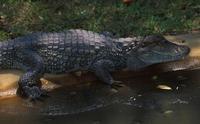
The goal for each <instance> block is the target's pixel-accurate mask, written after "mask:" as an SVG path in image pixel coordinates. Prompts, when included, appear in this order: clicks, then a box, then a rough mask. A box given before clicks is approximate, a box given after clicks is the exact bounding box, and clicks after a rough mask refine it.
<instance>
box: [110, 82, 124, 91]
mask: <svg viewBox="0 0 200 124" xmlns="http://www.w3.org/2000/svg"><path fill="white" fill-rule="evenodd" d="M124 86H125V85H124V83H123V82H122V81H115V80H114V81H113V82H112V84H111V88H113V89H116V90H118V89H119V88H121V87H124Z"/></svg>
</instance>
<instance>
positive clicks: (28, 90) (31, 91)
mask: <svg viewBox="0 0 200 124" xmlns="http://www.w3.org/2000/svg"><path fill="white" fill-rule="evenodd" d="M17 94H18V95H20V96H22V97H25V98H28V99H30V100H32V101H35V100H41V98H42V97H45V96H48V95H47V92H46V91H45V90H42V89H40V88H39V87H37V86H31V87H30V86H24V87H22V88H19V89H18V91H17Z"/></svg>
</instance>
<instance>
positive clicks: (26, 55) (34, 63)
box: [17, 50, 46, 100]
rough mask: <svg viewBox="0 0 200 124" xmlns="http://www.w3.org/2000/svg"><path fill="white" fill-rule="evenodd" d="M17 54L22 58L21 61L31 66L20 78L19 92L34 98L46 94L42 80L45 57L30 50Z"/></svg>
mask: <svg viewBox="0 0 200 124" xmlns="http://www.w3.org/2000/svg"><path fill="white" fill-rule="evenodd" d="M17 56H18V58H20V59H22V60H21V62H22V63H23V64H24V65H27V66H28V67H29V68H28V69H27V70H26V72H25V74H24V75H22V76H21V77H20V79H19V82H18V84H19V88H18V90H17V94H18V95H20V96H22V97H28V98H30V99H32V100H35V99H38V98H39V97H41V96H44V95H46V92H45V91H43V90H42V89H41V81H40V78H41V77H42V76H43V74H44V63H43V59H42V58H41V57H40V56H39V55H38V54H37V53H35V52H33V51H30V50H25V51H23V52H19V53H18V55H17Z"/></svg>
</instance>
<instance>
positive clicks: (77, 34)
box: [0, 29, 189, 99]
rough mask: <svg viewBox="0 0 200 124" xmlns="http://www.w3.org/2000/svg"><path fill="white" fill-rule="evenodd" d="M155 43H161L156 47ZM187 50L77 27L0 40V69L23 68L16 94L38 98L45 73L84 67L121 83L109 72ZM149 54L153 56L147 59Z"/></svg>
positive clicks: (153, 40)
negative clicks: (41, 80) (63, 30)
mask: <svg viewBox="0 0 200 124" xmlns="http://www.w3.org/2000/svg"><path fill="white" fill-rule="evenodd" d="M158 43H162V44H164V45H163V46H162V44H161V46H159V45H160V44H158ZM156 44H158V46H156ZM165 45H166V46H165ZM155 46H156V47H155ZM158 47H159V48H158ZM168 47H169V48H168ZM154 48H155V49H154ZM163 48H164V49H163ZM151 50H154V51H151ZM165 50H166V51H167V52H166V51H165ZM188 52H189V48H187V47H185V46H179V45H176V44H172V43H170V42H168V41H166V40H165V39H164V38H163V37H161V36H147V37H137V38H112V36H108V35H103V34H98V33H94V32H91V31H86V30H79V29H76V30H68V31H65V32H58V33H33V34H30V35H26V36H23V37H19V38H16V39H13V40H8V41H7V42H2V43H1V44H0V68H1V69H20V70H23V71H25V74H24V75H23V76H22V77H21V78H20V80H19V89H18V94H19V95H21V96H25V97H29V98H31V99H37V98H39V97H41V96H43V95H45V92H44V91H42V90H41V89H40V85H41V82H40V78H41V77H42V76H43V75H44V73H56V74H58V73H67V72H72V71H77V70H87V71H92V72H94V73H95V74H96V76H97V77H98V78H99V79H100V80H102V81H103V82H105V83H107V84H109V85H114V84H117V83H120V82H119V81H115V80H114V79H113V78H112V76H111V75H110V72H111V71H115V70H120V69H123V68H128V69H133V70H137V69H139V68H143V67H146V66H148V65H152V64H155V63H160V62H166V61H173V60H177V59H181V58H182V57H184V56H186V55H187V54H188ZM162 54H163V55H162ZM160 55H161V56H160ZM140 56H141V58H140ZM149 56H151V57H152V58H153V59H152V60H151V57H150V59H149V58H148V57H149ZM163 56H165V57H163Z"/></svg>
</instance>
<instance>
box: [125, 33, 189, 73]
mask: <svg viewBox="0 0 200 124" xmlns="http://www.w3.org/2000/svg"><path fill="white" fill-rule="evenodd" d="M134 44H135V43H134ZM130 47H131V46H130ZM130 47H129V51H128V52H127V68H128V69H130V70H138V69H140V68H143V67H146V66H149V65H153V64H157V63H163V62H169V61H175V60H180V59H183V58H184V57H185V56H187V55H188V54H189V52H190V48H189V47H187V46H184V45H178V44H175V43H172V42H170V41H168V40H167V39H165V38H164V37H163V36H157V35H152V36H146V37H145V38H143V40H142V41H138V43H137V45H136V44H135V45H134V48H133V47H131V48H130Z"/></svg>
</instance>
